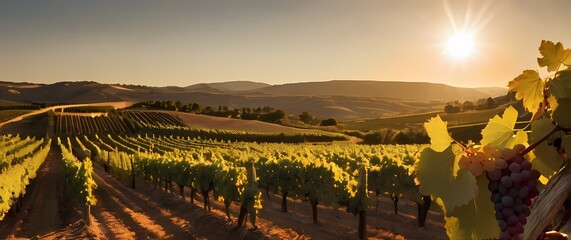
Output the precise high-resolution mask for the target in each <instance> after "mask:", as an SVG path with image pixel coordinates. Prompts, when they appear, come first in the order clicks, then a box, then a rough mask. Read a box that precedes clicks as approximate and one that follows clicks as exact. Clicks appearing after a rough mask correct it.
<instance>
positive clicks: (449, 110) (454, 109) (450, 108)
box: [444, 103, 460, 113]
mask: <svg viewBox="0 0 571 240" xmlns="http://www.w3.org/2000/svg"><path fill="white" fill-rule="evenodd" d="M444 112H445V113H457V112H460V107H459V106H453V105H452V104H450V103H447V104H446V106H444Z"/></svg>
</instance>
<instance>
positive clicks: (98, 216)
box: [91, 167, 196, 239]
mask: <svg viewBox="0 0 571 240" xmlns="http://www.w3.org/2000/svg"><path fill="white" fill-rule="evenodd" d="M93 178H94V180H95V182H96V183H97V186H98V187H97V189H95V191H94V195H95V197H96V199H97V205H96V206H94V207H92V210H91V211H92V216H93V217H94V218H95V222H96V223H95V226H98V227H99V229H101V232H102V233H103V234H104V235H105V236H106V237H108V238H113V239H133V238H135V239H194V238H196V237H195V236H193V235H192V234H191V232H190V228H189V227H188V222H185V221H184V220H182V219H178V218H177V217H176V216H174V215H173V214H172V213H170V212H169V211H165V210H163V209H161V207H160V206H158V205H157V204H156V203H154V202H152V201H146V200H145V199H144V196H143V195H142V194H140V193H138V192H136V191H134V190H132V189H130V188H128V187H127V186H125V185H124V184H122V183H120V182H119V181H117V180H116V179H114V178H113V177H111V176H110V175H108V174H107V173H105V172H103V171H102V170H101V169H100V168H98V167H96V168H95V171H94V174H93Z"/></svg>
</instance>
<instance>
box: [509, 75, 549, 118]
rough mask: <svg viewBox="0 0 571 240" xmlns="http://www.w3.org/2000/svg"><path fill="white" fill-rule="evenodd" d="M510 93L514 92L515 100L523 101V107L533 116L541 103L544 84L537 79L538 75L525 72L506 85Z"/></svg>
mask: <svg viewBox="0 0 571 240" xmlns="http://www.w3.org/2000/svg"><path fill="white" fill-rule="evenodd" d="M508 87H509V89H510V90H511V91H515V92H516V93H515V98H516V99H517V100H523V106H524V107H525V108H526V109H527V111H529V112H531V113H532V114H533V115H535V113H536V112H537V111H538V110H539V106H540V104H541V103H542V102H543V90H544V89H545V82H544V81H543V80H541V78H540V77H539V73H538V72H537V71H534V70H525V71H523V73H522V74H520V75H519V76H517V77H516V78H514V80H512V81H510V82H509V83H508Z"/></svg>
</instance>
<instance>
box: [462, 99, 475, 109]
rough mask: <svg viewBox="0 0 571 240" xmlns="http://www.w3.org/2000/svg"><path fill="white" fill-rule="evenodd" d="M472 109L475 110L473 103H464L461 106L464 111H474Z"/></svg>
mask: <svg viewBox="0 0 571 240" xmlns="http://www.w3.org/2000/svg"><path fill="white" fill-rule="evenodd" d="M474 108H475V106H474V103H473V102H470V101H465V102H464V103H463V104H462V109H463V110H464V111H470V110H474Z"/></svg>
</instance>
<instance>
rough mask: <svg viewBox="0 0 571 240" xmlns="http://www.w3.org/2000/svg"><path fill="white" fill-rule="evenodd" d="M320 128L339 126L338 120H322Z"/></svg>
mask: <svg viewBox="0 0 571 240" xmlns="http://www.w3.org/2000/svg"><path fill="white" fill-rule="evenodd" d="M319 125H320V126H335V125H337V120H335V118H328V119H325V120H321V123H320V124H319Z"/></svg>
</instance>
